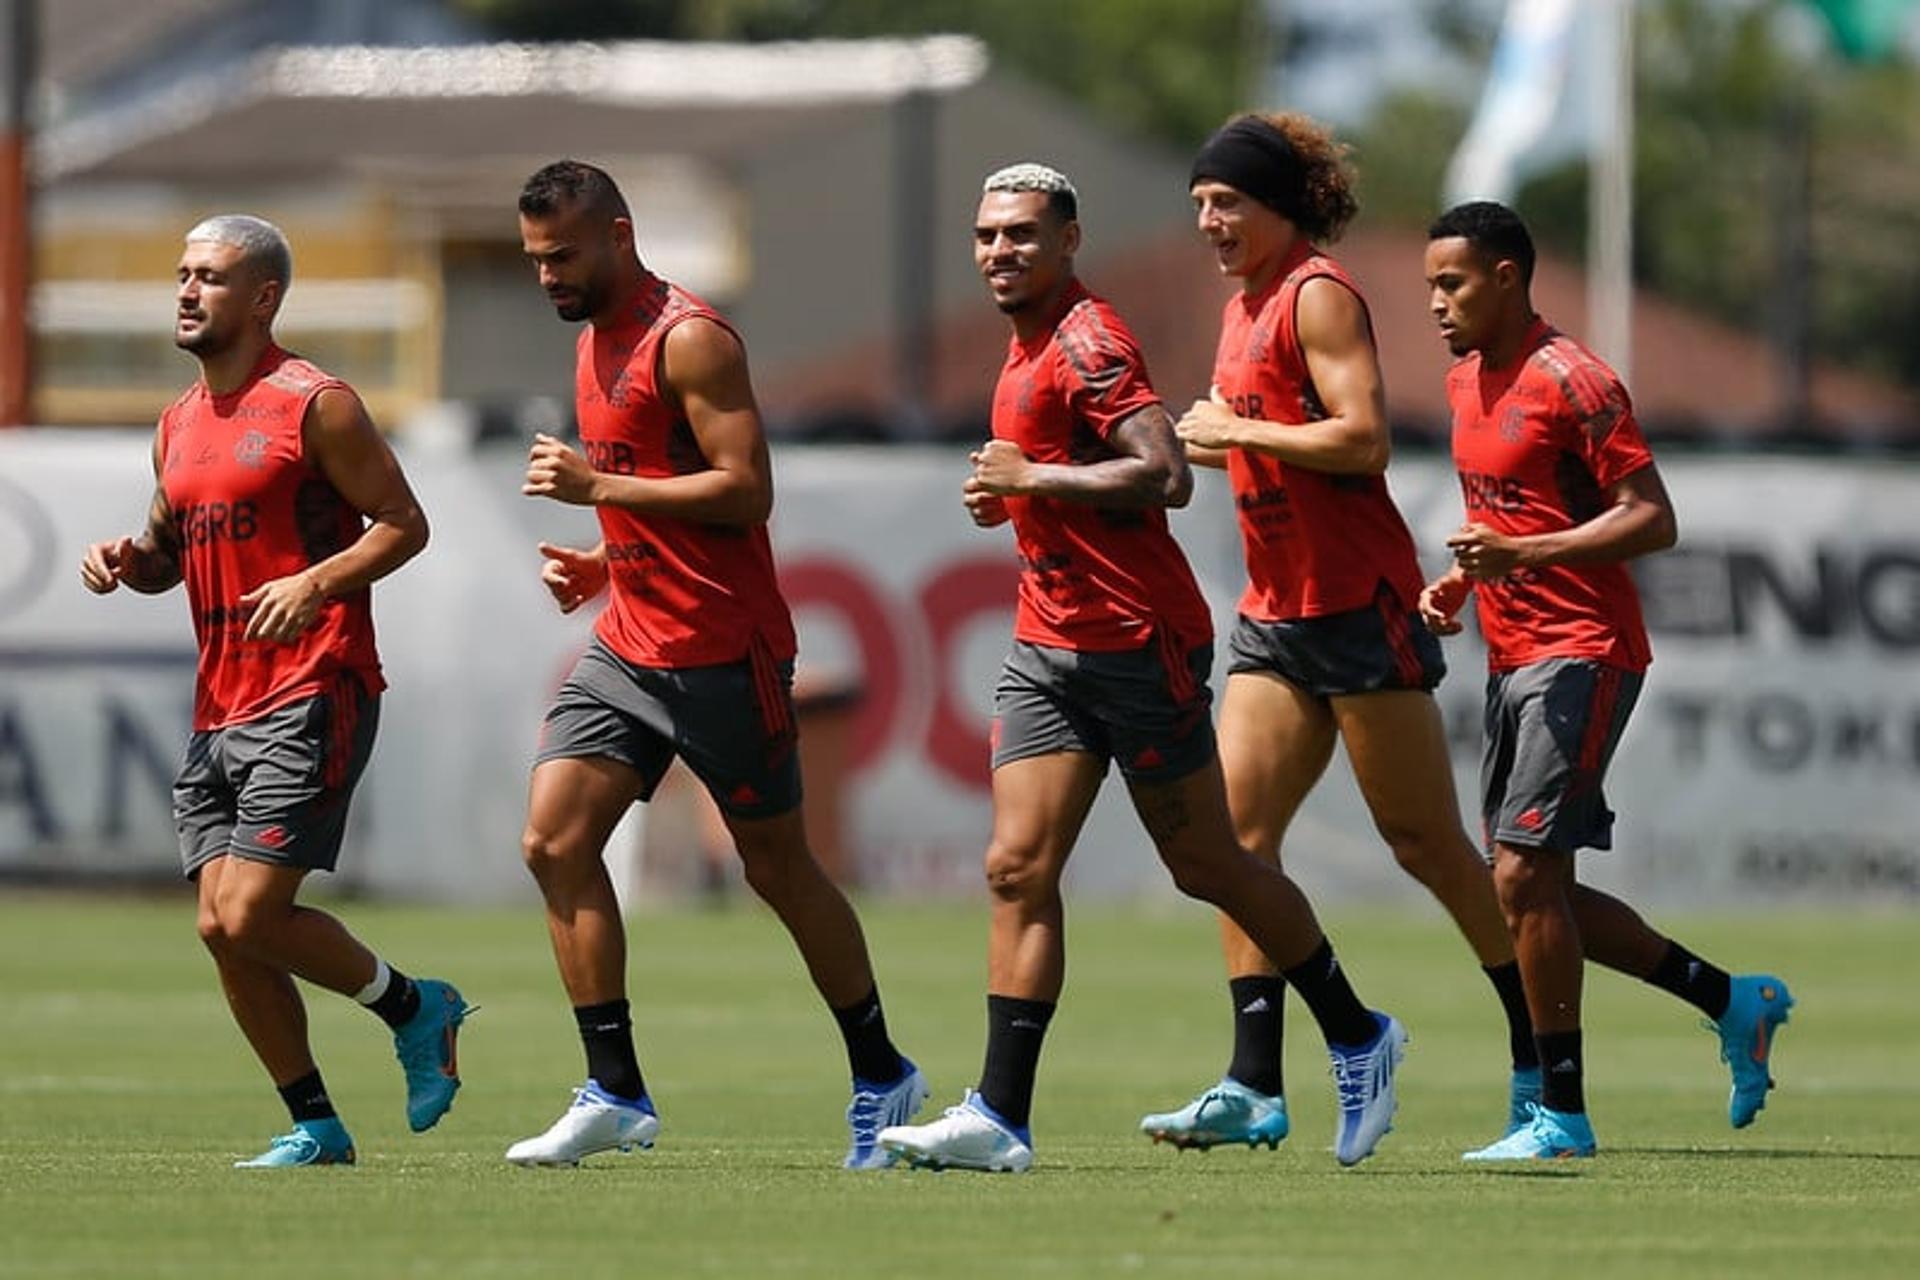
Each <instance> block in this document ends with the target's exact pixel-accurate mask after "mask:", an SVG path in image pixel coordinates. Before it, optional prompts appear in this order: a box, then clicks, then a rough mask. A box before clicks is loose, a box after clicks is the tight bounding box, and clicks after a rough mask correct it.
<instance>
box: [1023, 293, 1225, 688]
mask: <svg viewBox="0 0 1920 1280" xmlns="http://www.w3.org/2000/svg"><path fill="white" fill-rule="evenodd" d="M1159 403H1160V397H1159V396H1158V395H1156V394H1155V392H1154V390H1153V384H1152V383H1151V382H1149V381H1148V380H1147V367H1146V361H1145V360H1144V359H1143V358H1142V357H1141V354H1140V347H1139V344H1138V343H1137V342H1135V341H1134V337H1133V334H1132V333H1131V332H1129V331H1128V329H1127V327H1126V324H1125V322H1123V321H1122V320H1121V319H1120V316H1119V314H1118V313H1117V312H1115V311H1114V310H1113V308H1112V307H1110V306H1108V305H1107V304H1106V303H1105V302H1104V301H1102V300H1101V299H1099V298H1096V297H1094V296H1093V295H1092V294H1090V293H1088V292H1087V291H1086V289H1085V288H1084V287H1083V286H1082V285H1081V284H1080V283H1079V282H1078V281H1074V282H1073V283H1072V284H1070V285H1069V286H1068V289H1067V291H1066V293H1065V295H1064V296H1063V297H1062V298H1061V300H1060V312H1059V317H1058V319H1057V320H1056V321H1055V322H1054V324H1053V325H1052V326H1051V327H1049V328H1048V329H1046V330H1045V331H1044V332H1043V333H1040V334H1038V335H1035V336H1034V337H1032V338H1030V339H1027V340H1025V341H1022V340H1021V339H1020V338H1019V337H1018V336H1017V335H1016V336H1015V337H1014V338H1013V340H1012V341H1011V342H1010V343H1009V344H1008V347H1007V361H1006V364H1005V366H1004V367H1002V369H1001V371H1000V380H999V383H998V384H997V385H996V386H995V388H994V394H993V435H994V438H995V439H997V440H1010V441H1012V442H1013V443H1014V444H1016V445H1018V446H1019V447H1020V451H1021V452H1022V453H1023V454H1025V455H1026V456H1027V458H1028V459H1029V460H1030V461H1033V462H1038V463H1050V464H1059V465H1087V464H1090V463H1096V462H1104V461H1107V460H1109V459H1113V458H1118V457H1121V456H1123V455H1122V454H1121V452H1120V450H1119V449H1118V448H1116V447H1115V446H1114V444H1113V443H1112V437H1113V433H1114V432H1115V431H1116V430H1117V429H1118V428H1119V427H1120V424H1121V423H1123V422H1125V421H1126V420H1127V419H1128V418H1131V417H1132V416H1133V415H1134V414H1136V413H1138V412H1140V411H1141V410H1142V409H1145V408H1148V407H1150V406H1153V405H1157V404H1159ZM1006 504H1007V512H1008V514H1009V515H1010V516H1011V517H1012V521H1013V531H1014V537H1015V541H1016V542H1017V543H1018V546H1019V552H1020V566H1021V572H1020V598H1019V603H1018V606H1017V608H1016V610H1015V614H1014V628H1013V634H1014V637H1015V638H1016V639H1019V640H1024V641H1026V642H1028V643H1029V644H1038V645H1044V646H1047V647H1049V648H1055V649H1071V650H1075V651H1078V652H1083V653H1094V652H1115V651H1119V650H1125V649H1137V648H1139V647H1140V646H1142V645H1144V644H1146V643H1148V642H1149V641H1150V640H1152V639H1154V637H1155V635H1156V633H1159V634H1160V635H1162V636H1163V637H1165V639H1167V640H1168V641H1170V642H1171V643H1173V644H1176V645H1178V646H1179V648H1178V652H1180V653H1185V652H1187V651H1188V650H1190V649H1193V648H1195V647H1197V646H1199V645H1202V644H1205V643H1207V642H1208V641H1209V640H1211V639H1212V638H1213V621H1212V618H1211V616H1210V615H1209V613H1208V611H1207V604H1206V600H1205V599H1204V597H1202V596H1201V594H1200V588H1199V586H1198V585H1197V584H1196V583H1195V582H1194V578H1193V571H1192V570H1191V569H1190V568H1188V566H1187V561H1186V557H1185V556H1184V555H1183V554H1182V553H1181V551H1180V547H1179V545H1178V544H1177V543H1175V542H1174V540H1173V535H1172V534H1170V533H1169V532H1168V531H1167V513H1166V511H1165V510H1163V509H1162V508H1159V507H1149V508H1145V509H1142V510H1133V511H1119V510H1113V509H1108V508H1101V507H1096V506H1092V505H1091V504H1088V503H1084V502H1068V501H1066V500H1064V499H1060V498H1008V499H1006Z"/></svg>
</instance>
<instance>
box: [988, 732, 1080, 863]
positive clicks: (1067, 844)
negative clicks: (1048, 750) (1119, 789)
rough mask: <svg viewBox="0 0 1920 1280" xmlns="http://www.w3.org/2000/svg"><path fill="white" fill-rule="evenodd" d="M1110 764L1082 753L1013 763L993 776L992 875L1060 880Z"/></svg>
mask: <svg viewBox="0 0 1920 1280" xmlns="http://www.w3.org/2000/svg"><path fill="white" fill-rule="evenodd" d="M1106 766H1107V762H1106V761H1105V760H1104V759H1102V758H1101V757H1099V756H1095V755H1089V754H1087V753H1086V752H1082V751H1060V752H1054V753H1052V754H1049V755H1040V756H1028V757H1026V758H1024V759H1020V760H1014V761H1010V762H1008V763H1006V764H1003V765H1000V766H999V767H998V768H996V769H995V770H994V771H993V844H992V846H991V847H990V848H989V849H988V852H987V861H988V871H989V873H990V874H991V873H992V872H994V871H995V870H1009V869H1025V870H1038V871H1044V872H1047V873H1050V874H1052V875H1056V876H1057V875H1058V874H1059V871H1060V869H1061V868H1062V867H1064V866H1065V865H1066V861H1067V855H1068V854H1069V853H1071V852H1072V851H1073V842H1074V841H1075V840H1076V839H1078V838H1079V836H1080V828H1081V826H1082V825H1084V824H1085V822H1086V820H1087V811H1088V810H1089V809H1091V808H1092V807H1093V800H1094V797H1095V796H1096V795H1098V794H1099V792H1100V782H1101V779H1102V778H1104V777H1105V776H1106Z"/></svg>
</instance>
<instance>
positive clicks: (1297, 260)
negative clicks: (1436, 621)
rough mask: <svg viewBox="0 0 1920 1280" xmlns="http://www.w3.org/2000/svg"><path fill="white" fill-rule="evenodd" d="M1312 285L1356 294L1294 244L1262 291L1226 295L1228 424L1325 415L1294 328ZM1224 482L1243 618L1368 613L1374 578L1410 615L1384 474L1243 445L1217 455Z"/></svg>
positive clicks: (1222, 387) (1414, 565)
mask: <svg viewBox="0 0 1920 1280" xmlns="http://www.w3.org/2000/svg"><path fill="white" fill-rule="evenodd" d="M1319 278H1325V279H1329V280H1333V281H1336V282H1337V283H1339V284H1340V285H1342V286H1344V287H1345V288H1347V289H1348V290H1350V291H1351V292H1352V293H1353V295H1354V296H1355V297H1356V298H1359V297H1361V294H1360V287H1359V286H1358V285H1357V284H1356V283H1355V282H1354V280H1353V278H1352V277H1351V276H1349V275H1348V274H1347V272H1346V270H1345V268H1343V267H1342V266H1341V265H1340V264H1339V263H1337V262H1335V261H1334V260H1333V259H1332V258H1329V257H1327V256H1326V255H1325V254H1322V253H1320V252H1318V251H1316V250H1315V249H1314V248H1313V246H1312V245H1311V244H1309V243H1308V242H1307V241H1306V240H1304V239H1302V240H1300V241H1298V242H1296V244H1295V246H1294V248H1293V249H1292V250H1291V251H1290V252H1289V253H1288V255H1287V258H1286V259H1285V261H1283V262H1282V263H1281V266H1280V270H1279V271H1278V272H1277V273H1276V274H1275V276H1274V278H1273V281H1272V283H1270V284H1269V285H1268V286H1267V287H1266V288H1265V289H1262V290H1261V291H1260V292H1259V293H1255V294H1246V293H1239V294H1235V295H1234V296H1233V297H1231V298H1229V299H1228V300H1227V305H1226V309H1225V312H1224V314H1223V315H1222V317H1221V322H1220V346H1219V349H1218V351H1217V352H1216V354H1215V356H1214V364H1213V384H1214V387H1215V388H1216V389H1217V390H1218V391H1219V393H1220V395H1221V396H1223V397H1224V398H1225V399H1226V401H1227V403H1228V404H1229V405H1231V406H1232V408H1233V412H1234V414H1235V415H1236V416H1237V417H1242V418H1258V419H1260V420H1262V421H1266V422H1273V423H1280V424H1296V423H1306V422H1314V421H1317V420H1319V419H1321V418H1324V417H1326V416H1327V414H1326V409H1325V407H1324V406H1322V405H1321V403H1320V400H1319V397H1318V396H1317V395H1316V394H1315V392H1314V389H1313V380H1312V378H1311V377H1310V376H1309V374H1308V371H1307V361H1306V356H1305V354H1304V353H1303V352H1302V350H1301V347H1300V338H1299V334H1298V332H1297V330H1296V328H1295V323H1294V313H1295V309H1296V307H1297V306H1298V303H1299V297H1300V290H1301V288H1302V287H1303V286H1304V285H1305V284H1306V283H1307V282H1308V281H1309V280H1314V279H1319ZM1362 305H1363V306H1364V305H1365V300H1364V299H1362ZM1227 475H1228V477H1229V479H1230V480H1231V481H1232V483H1233V500H1234V504H1235V505H1236V506H1237V507H1238V509H1239V517H1240V540H1241V545H1242V547H1243V548H1244V550H1245V552H1246V561H1247V589H1246V591H1245V593H1244V594H1243V595H1242V596H1241V598H1240V612H1241V613H1243V614H1245V615H1246V616H1247V617H1249V618H1253V619H1256V620H1258V621H1261V622H1280V621H1286V620H1289V619H1293V618H1313V617H1320V616H1322V615H1325V614H1331V613H1345V612H1347V611H1349V610H1352V609H1361V608H1367V607H1370V606H1372V605H1373V603H1374V600H1375V597H1376V594H1377V592H1378V591H1379V588H1380V584H1381V583H1382V582H1385V583H1387V584H1388V585H1389V586H1391V587H1392V588H1393V590H1394V592H1395V593H1396V594H1397V595H1398V596H1399V598H1400V600H1401V602H1402V603H1403V604H1404V605H1405V607H1407V608H1409V609H1411V608H1412V607H1413V606H1414V603H1415V601H1417V600H1418V599H1419V596H1420V588H1421V585H1422V581H1423V580H1422V578H1421V574H1420V561H1419V557H1418V556H1417V555H1416V554H1415V551H1414V546H1413V536H1412V535H1411V534H1410V533H1408V532H1407V525H1406V521H1404V520H1402V519H1401V518H1400V511H1399V509H1398V508H1397V507H1395V506H1394V505H1393V499H1392V498H1391V497H1389V496H1388V494H1387V481H1386V477H1385V476H1379V475H1334V474H1331V473H1329V472H1324V471H1313V470H1310V469H1308V468H1306V467H1296V466H1292V465H1290V464H1288V463H1285V462H1282V461H1280V460H1279V459H1278V458H1275V457H1273V456H1272V455H1270V454H1263V453H1256V452H1254V451H1253V450H1251V449H1232V450H1229V451H1228V453H1227Z"/></svg>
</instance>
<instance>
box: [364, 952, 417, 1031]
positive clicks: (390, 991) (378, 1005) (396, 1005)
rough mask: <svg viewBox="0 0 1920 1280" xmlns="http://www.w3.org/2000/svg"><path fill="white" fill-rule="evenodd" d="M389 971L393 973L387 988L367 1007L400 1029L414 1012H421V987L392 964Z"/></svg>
mask: <svg viewBox="0 0 1920 1280" xmlns="http://www.w3.org/2000/svg"><path fill="white" fill-rule="evenodd" d="M387 972H388V974H389V975H391V976H389V977H388V979H387V989H386V990H385V991H382V992H381V993H380V994H379V996H378V997H377V998H376V999H375V1000H374V1002H373V1003H372V1004H370V1005H368V1006H367V1008H369V1009H371V1010H373V1011H374V1012H375V1013H377V1014H379V1015H380V1021H382V1022H384V1023H386V1024H387V1025H388V1026H389V1027H392V1028H393V1029H394V1030H395V1031H398V1030H399V1029H400V1028H401V1027H404V1026H405V1025H407V1023H409V1022H411V1021H412V1020H413V1015H414V1014H416V1013H418V1012H420V988H419V987H418V986H416V985H414V981H413V979H412V978H409V977H408V976H407V975H406V974H404V973H402V972H400V971H399V970H398V969H396V968H394V967H393V966H392V965H388V966H387Z"/></svg>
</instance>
